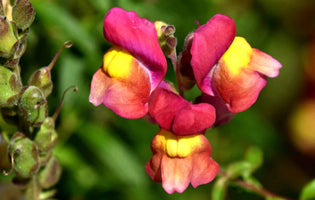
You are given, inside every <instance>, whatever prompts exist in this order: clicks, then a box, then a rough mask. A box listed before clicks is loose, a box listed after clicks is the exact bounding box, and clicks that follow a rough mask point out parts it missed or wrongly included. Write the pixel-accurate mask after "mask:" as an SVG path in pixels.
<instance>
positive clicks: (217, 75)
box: [180, 14, 282, 125]
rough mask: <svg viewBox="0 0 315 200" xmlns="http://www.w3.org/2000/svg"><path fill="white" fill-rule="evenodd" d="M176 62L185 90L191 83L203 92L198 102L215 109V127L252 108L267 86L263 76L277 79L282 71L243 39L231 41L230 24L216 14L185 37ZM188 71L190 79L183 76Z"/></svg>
mask: <svg viewBox="0 0 315 200" xmlns="http://www.w3.org/2000/svg"><path fill="white" fill-rule="evenodd" d="M180 58H181V60H180V67H181V72H182V74H183V77H184V80H189V81H186V82H189V84H188V86H189V87H191V82H192V80H195V81H196V83H197V85H198V87H199V89H200V90H201V91H202V92H203V95H202V97H201V98H199V101H198V102H207V103H210V104H212V105H214V106H215V107H216V115H217V121H216V125H219V124H222V123H225V122H227V121H229V120H230V119H231V118H232V117H233V116H234V115H235V113H238V112H242V111H244V110H246V109H248V108H249V107H250V106H251V105H253V104H254V103H255V101H256V100H257V97H258V95H259V93H260V91H261V90H262V88H263V87H264V86H265V85H266V83H267V80H266V76H268V77H271V78H273V77H276V76H278V74H279V69H280V68H281V67H282V65H281V64H280V63H279V62H278V61H277V60H276V59H274V58H272V57H271V56H269V55H268V54H266V53H264V52H262V51H260V50H258V49H254V48H252V47H251V46H250V45H249V44H248V43H247V41H246V40H245V39H244V38H242V37H235V24H234V21H233V20H232V19H231V18H229V17H227V16H224V15H220V14H218V15H215V16H214V17H212V18H211V19H210V20H209V21H208V23H207V24H205V25H201V26H200V27H199V28H198V29H197V30H196V31H195V32H194V33H192V34H191V35H190V36H189V37H187V39H186V44H185V50H184V52H183V53H182V55H181V56H180ZM187 58H188V59H187ZM189 68H191V71H192V72H193V75H194V76H193V78H192V77H191V76H189V75H187V73H186V74H185V73H183V71H185V70H186V71H188V70H187V69H189ZM188 86H186V87H187V88H189V87H188Z"/></svg>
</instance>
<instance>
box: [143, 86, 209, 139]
mask: <svg viewBox="0 0 315 200" xmlns="http://www.w3.org/2000/svg"><path fill="white" fill-rule="evenodd" d="M149 115H150V116H151V118H152V119H153V120H154V121H155V122H156V123H157V124H159V125H160V127H161V128H163V129H166V130H168V131H171V132H172V133H174V134H176V135H181V136H183V135H192V134H197V133H201V132H204V131H205V130H206V129H207V128H209V127H211V126H212V125H213V124H214V122H215V109H214V107H213V106H212V105H210V104H208V103H200V104H192V103H190V102H188V101H187V100H185V99H184V98H183V97H181V96H179V95H178V94H176V93H175V92H174V91H172V90H169V89H167V88H165V87H164V88H162V87H158V88H157V89H155V91H154V92H153V93H152V94H151V96H150V98H149Z"/></svg>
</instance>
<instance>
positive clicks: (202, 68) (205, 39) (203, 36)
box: [191, 14, 236, 95]
mask: <svg viewBox="0 0 315 200" xmlns="http://www.w3.org/2000/svg"><path fill="white" fill-rule="evenodd" d="M235 32H236V28H235V24H234V21H233V19H231V18H229V17H227V16H225V15H221V14H217V15H215V16H213V17H212V18H211V19H210V20H209V21H208V23H207V24H205V25H202V26H200V27H199V28H198V29H197V30H196V31H195V32H194V39H193V43H192V47H191V55H192V59H191V66H192V68H193V72H194V75H195V79H196V83H197V85H198V87H199V89H200V90H201V91H203V92H204V93H206V94H209V95H213V90H212V88H211V80H210V78H209V77H208V75H209V73H210V72H211V69H212V67H213V66H214V65H215V64H216V63H217V61H218V60H219V58H220V57H221V56H222V55H223V54H224V52H225V51H226V50H227V49H228V48H229V46H230V45H231V43H232V41H233V39H234V37H235ZM207 77H208V78H207Z"/></svg>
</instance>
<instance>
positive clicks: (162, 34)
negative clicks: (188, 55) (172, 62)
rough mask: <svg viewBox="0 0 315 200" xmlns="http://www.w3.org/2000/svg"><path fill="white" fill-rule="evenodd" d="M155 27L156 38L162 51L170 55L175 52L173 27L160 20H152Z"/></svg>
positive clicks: (175, 41)
mask: <svg viewBox="0 0 315 200" xmlns="http://www.w3.org/2000/svg"><path fill="white" fill-rule="evenodd" d="M154 26H155V29H156V31H157V35H158V40H159V44H160V47H161V49H162V50H163V53H164V54H165V55H166V56H168V57H170V56H171V55H172V54H174V53H175V54H176V52H175V48H176V44H177V40H176V38H175V37H174V33H175V27H174V26H173V25H168V24H166V23H164V22H162V21H156V22H154Z"/></svg>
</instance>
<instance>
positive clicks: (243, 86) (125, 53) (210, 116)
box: [89, 8, 282, 193]
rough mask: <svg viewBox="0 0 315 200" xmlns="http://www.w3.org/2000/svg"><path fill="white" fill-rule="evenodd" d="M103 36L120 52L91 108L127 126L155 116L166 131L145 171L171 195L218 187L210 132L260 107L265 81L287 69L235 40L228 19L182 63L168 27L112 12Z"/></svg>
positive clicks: (204, 28) (99, 80)
mask: <svg viewBox="0 0 315 200" xmlns="http://www.w3.org/2000/svg"><path fill="white" fill-rule="evenodd" d="M103 31H104V37H105V39H106V40H108V41H109V42H110V43H111V44H113V45H114V46H113V47H112V48H111V49H109V50H108V51H107V52H106V53H105V55H104V57H103V65H102V67H101V68H99V69H98V70H97V71H96V73H95V74H94V76H93V78H92V82H91V91H90V97H89V100H90V102H91V103H93V104H94V105H95V106H98V105H100V104H101V103H103V104H104V105H105V106H106V107H108V108H110V109H111V110H113V111H114V112H115V113H116V114H118V115H120V116H121V117H124V118H141V117H145V116H146V117H147V116H148V117H149V118H150V121H151V122H153V123H156V124H158V125H159V127H160V131H159V132H158V133H157V134H156V136H155V137H154V138H153V140H152V143H151V150H152V152H153V157H152V159H151V160H150V161H149V162H148V163H147V164H146V165H145V170H146V172H147V174H148V175H149V176H150V177H151V178H152V180H154V181H157V182H162V186H163V188H164V189H165V191H166V192H168V193H173V192H174V191H176V192H179V193H180V192H183V191H184V190H185V189H186V188H187V187H188V185H189V183H191V184H192V186H193V187H197V186H198V185H200V184H206V183H209V182H210V181H212V180H213V179H214V178H215V176H216V175H217V173H218V171H219V165H218V164H217V163H216V162H215V161H214V160H213V159H212V158H211V146H210V143H209V141H208V140H207V138H206V137H205V136H204V133H205V130H206V129H208V128H210V127H212V126H214V125H220V124H223V123H226V122H228V121H229V120H230V119H231V118H232V117H234V116H235V114H236V113H238V112H242V111H244V110H246V109H248V108H249V107H250V106H251V105H253V104H254V102H255V101H256V99H257V97H258V95H259V93H260V91H261V90H262V88H263V87H264V86H265V85H266V82H267V81H266V77H267V76H268V77H272V78H273V77H276V76H277V75H278V73H279V69H280V68H281V67H282V66H281V64H280V63H279V62H278V61H277V60H275V59H274V58H272V57H271V56H269V55H267V54H266V53H263V52H261V51H260V50H258V49H255V48H252V47H251V46H250V45H249V44H248V43H247V41H246V40H245V39H244V38H242V37H237V36H235V33H236V28H235V23H234V21H233V20H232V19H231V18H229V17H227V16H225V15H221V14H217V15H215V16H213V17H212V18H211V19H210V20H209V21H208V22H207V24H204V25H200V26H199V27H198V28H197V30H195V31H194V32H192V33H190V34H189V35H188V36H187V38H186V41H185V46H184V50H183V52H182V53H181V54H180V55H179V56H178V58H177V56H176V49H175V48H176V42H177V41H176V38H175V37H174V33H175V28H174V26H172V25H168V24H166V23H164V22H161V21H157V22H155V23H153V22H150V21H148V20H146V19H143V18H139V17H138V15H137V14H136V13H135V12H127V11H125V10H123V9H121V8H112V9H111V10H110V11H109V12H108V13H107V14H106V16H105V18H104V29H103ZM165 56H166V57H169V58H170V59H171V61H172V63H173V65H174V69H175V72H176V79H177V82H178V89H179V92H177V91H176V89H175V87H174V86H173V84H172V83H169V82H167V81H164V80H163V78H164V76H165V74H166V71H167V61H166V57H165ZM194 84H197V86H198V88H199V89H200V91H201V92H202V95H201V96H199V97H197V98H196V99H195V101H193V102H189V101H187V100H186V99H185V98H184V95H183V94H184V90H188V89H191V88H192V87H193V86H194Z"/></svg>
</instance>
